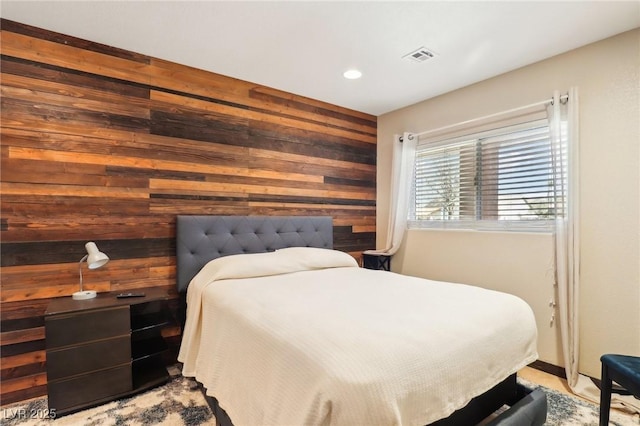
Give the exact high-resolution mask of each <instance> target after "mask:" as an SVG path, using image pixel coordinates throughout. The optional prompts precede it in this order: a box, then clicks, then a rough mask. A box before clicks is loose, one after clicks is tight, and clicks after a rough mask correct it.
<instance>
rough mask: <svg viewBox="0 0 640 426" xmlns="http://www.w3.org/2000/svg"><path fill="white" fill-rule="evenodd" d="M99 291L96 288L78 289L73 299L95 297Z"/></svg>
mask: <svg viewBox="0 0 640 426" xmlns="http://www.w3.org/2000/svg"><path fill="white" fill-rule="evenodd" d="M96 295H97V293H96V292H95V291H94V290H85V291H76V292H75V293H73V294H72V295H71V297H72V298H73V300H86V299H93V298H94V297H96Z"/></svg>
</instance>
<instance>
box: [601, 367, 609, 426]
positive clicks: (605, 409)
mask: <svg viewBox="0 0 640 426" xmlns="http://www.w3.org/2000/svg"><path fill="white" fill-rule="evenodd" d="M611 386H612V383H611V378H610V377H609V370H608V368H607V364H606V363H604V362H603V363H602V385H601V387H600V426H608V425H609V411H610V410H611Z"/></svg>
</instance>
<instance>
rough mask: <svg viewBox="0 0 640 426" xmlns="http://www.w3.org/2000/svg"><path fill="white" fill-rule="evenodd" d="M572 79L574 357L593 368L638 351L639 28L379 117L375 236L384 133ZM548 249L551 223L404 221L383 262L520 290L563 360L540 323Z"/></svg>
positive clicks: (511, 102) (384, 184)
mask: <svg viewBox="0 0 640 426" xmlns="http://www.w3.org/2000/svg"><path fill="white" fill-rule="evenodd" d="M523 48H526V46H523ZM488 60H490V58H488ZM418 66H425V67H428V66H429V64H428V63H424V64H419V65H418ZM571 86H577V87H578V89H579V97H580V103H579V109H580V128H579V131H580V146H581V148H580V149H581V168H580V179H581V185H582V186H581V193H580V196H581V202H580V214H581V223H580V233H581V245H580V249H581V252H582V270H581V277H582V280H581V287H580V351H581V354H580V356H581V358H580V364H579V365H580V372H582V373H584V374H588V375H590V376H594V377H599V376H600V361H599V358H600V356H601V355H602V354H603V353H613V352H617V353H625V354H633V355H639V356H640V29H636V30H633V31H629V32H626V33H623V34H620V35H618V36H615V37H612V38H609V39H606V40H603V41H600V42H597V43H594V44H591V45H588V46H585V47H582V48H579V49H576V50H573V51H570V52H567V53H565V54H562V55H559V56H556V57H553V58H550V59H547V60H545V61H542V62H539V63H536V64H533V65H530V66H527V67H524V68H520V69H517V70H514V71H512V72H509V73H507V74H503V75H501V76H498V77H495V78H492V79H489V80H485V81H483V82H480V83H477V84H474V85H472V86H468V87H465V88H463V89H460V90H456V91H454V92H450V93H447V94H445V95H442V96H439V97H436V98H433V99H430V100H427V101H424V102H421V103H418V104H415V105H412V106H409V107H406V108H403V109H400V110H397V111H393V112H391V113H388V114H385V115H382V116H380V117H378V176H377V177H378V214H377V218H378V219H377V220H378V225H377V233H378V247H382V246H384V243H385V242H384V241H383V240H384V237H385V236H386V230H387V220H388V211H389V209H388V203H389V180H390V172H391V143H392V140H393V135H394V134H401V133H403V132H404V131H412V132H421V131H425V130H429V129H433V128H437V127H441V126H445V125H449V124H454V123H457V122H461V121H465V120H469V119H472V118H476V117H480V116H484V115H487V114H492V113H495V112H499V111H504V110H507V109H511V108H514V107H518V106H522V105H527V104H530V103H534V102H537V101H540V100H544V99H548V98H550V97H551V95H552V93H553V90H555V89H558V90H560V91H566V90H567V89H568V88H569V87H571ZM552 259H553V252H552V238H551V235H550V234H533V233H507V232H478V231H442V230H437V231H436V230H412V231H409V232H408V233H407V234H406V235H405V240H404V242H403V245H402V247H401V249H400V251H399V252H398V253H397V254H396V255H395V256H394V257H393V259H392V269H393V270H394V271H397V272H401V273H405V274H409V275H416V276H421V277H426V278H431V279H437V280H446V281H454V282H464V283H471V284H476V285H480V286H483V287H487V288H492V289H497V290H502V291H506V292H509V293H513V294H516V295H518V296H520V297H522V298H523V299H524V300H526V301H527V302H528V303H529V304H530V306H531V307H532V309H533V310H534V313H535V315H536V319H537V323H538V330H539V339H538V351H539V353H540V359H541V360H542V361H546V362H550V363H552V364H555V365H563V362H562V355H561V346H560V343H559V331H558V328H557V323H556V324H553V325H550V318H551V315H552V314H553V308H551V307H550V306H549V300H550V299H551V298H552V296H553V295H554V287H553V271H552Z"/></svg>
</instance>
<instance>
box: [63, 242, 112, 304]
mask: <svg viewBox="0 0 640 426" xmlns="http://www.w3.org/2000/svg"><path fill="white" fill-rule="evenodd" d="M84 247H85V248H86V249H87V254H85V255H84V257H83V258H82V259H80V268H79V269H80V291H76V292H75V293H73V295H72V297H73V299H74V300H85V299H93V298H94V297H96V294H97V293H96V292H95V291H94V290H82V262H84V261H85V260H86V261H87V266H88V267H89V269H98V268H99V267H101V266H103V265H105V264H106V263H107V262H108V261H109V256H107V255H106V254H104V253H102V252H101V251H100V250H98V246H96V243H94V242H93V241H89V242H88V243H87V244H85V245H84Z"/></svg>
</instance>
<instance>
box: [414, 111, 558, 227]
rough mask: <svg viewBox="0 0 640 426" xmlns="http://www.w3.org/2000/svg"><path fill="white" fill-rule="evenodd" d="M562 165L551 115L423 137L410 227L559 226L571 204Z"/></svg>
mask: <svg viewBox="0 0 640 426" xmlns="http://www.w3.org/2000/svg"><path fill="white" fill-rule="evenodd" d="M563 157H564V156H563ZM559 170H565V169H564V168H558V167H557V165H555V164H554V156H552V145H551V139H550V136H549V126H548V123H547V120H537V121H533V122H529V123H524V124H519V125H515V126H509V127H504V128H500V129H495V130H490V131H485V132H481V133H475V134H471V135H466V136H462V137H457V138H453V139H446V140H440V141H430V142H426V143H422V142H421V141H420V142H419V143H418V147H417V150H416V161H415V168H414V179H413V188H412V197H411V198H412V206H411V209H410V217H409V226H410V227H414V228H415V227H445V228H472V229H513V230H534V229H541V230H547V229H551V227H552V226H553V219H554V218H555V217H556V216H557V215H561V214H562V212H563V209H564V199H563V198H564V197H563V196H562V195H561V194H562V193H563V191H559V190H558V188H557V187H558V185H562V184H563V182H564V174H563V173H562V172H560V174H559V173H558V171H559Z"/></svg>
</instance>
